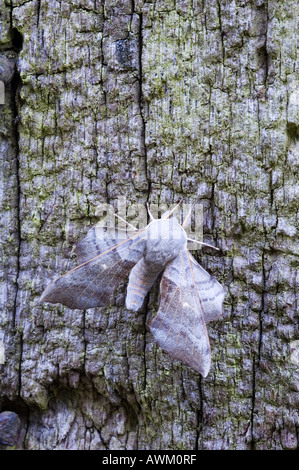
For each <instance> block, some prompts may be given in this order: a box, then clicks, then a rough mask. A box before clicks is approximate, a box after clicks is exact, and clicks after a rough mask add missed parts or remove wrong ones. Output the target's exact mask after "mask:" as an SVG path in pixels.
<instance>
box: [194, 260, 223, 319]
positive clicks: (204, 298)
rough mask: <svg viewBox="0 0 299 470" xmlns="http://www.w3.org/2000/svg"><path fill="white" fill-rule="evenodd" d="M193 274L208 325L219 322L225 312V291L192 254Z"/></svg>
mask: <svg viewBox="0 0 299 470" xmlns="http://www.w3.org/2000/svg"><path fill="white" fill-rule="evenodd" d="M188 257H189V259H190V260H191V267H192V273H193V277H194V280H195V284H196V289H197V292H198V296H199V298H200V303H201V307H202V311H203V316H204V319H205V322H206V323H209V322H210V321H215V320H218V319H219V317H221V315H222V311H223V300H224V295H225V294H224V289H223V287H222V285H221V284H220V283H219V282H218V281H216V279H215V278H213V277H212V276H211V275H210V274H209V273H207V271H205V270H204V268H203V267H202V266H200V264H199V263H198V262H197V261H196V260H195V259H194V258H193V256H192V255H191V253H190V252H188Z"/></svg>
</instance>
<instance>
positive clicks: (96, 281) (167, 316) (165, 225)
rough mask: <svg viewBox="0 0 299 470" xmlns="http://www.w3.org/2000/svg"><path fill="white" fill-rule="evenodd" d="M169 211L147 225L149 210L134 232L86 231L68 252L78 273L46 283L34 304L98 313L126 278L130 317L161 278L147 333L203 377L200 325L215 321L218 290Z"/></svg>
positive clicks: (204, 338) (206, 364) (206, 365)
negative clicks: (94, 309) (75, 260)
mask: <svg viewBox="0 0 299 470" xmlns="http://www.w3.org/2000/svg"><path fill="white" fill-rule="evenodd" d="M174 210H175V209H173V210H172V211H167V212H166V213H164V214H163V216H162V218H161V219H154V217H153V216H152V214H151V213H150V211H149V208H148V212H149V215H150V218H151V221H150V223H149V224H148V225H147V226H146V227H145V228H144V229H141V230H137V229H135V228H134V227H132V226H131V225H130V224H128V225H129V226H130V228H129V230H127V231H126V232H125V235H124V233H123V232H122V233H120V232H117V231H116V232H115V231H111V230H110V229H109V228H104V227H100V226H97V225H96V226H95V227H93V228H92V229H90V230H89V232H88V233H87V235H86V237H85V238H84V239H83V240H82V241H80V242H79V243H78V244H77V245H76V248H75V253H76V254H77V257H78V263H79V265H78V266H77V267H75V268H73V269H71V270H70V271H68V272H67V273H65V274H63V275H62V276H61V277H59V278H58V279H56V280H55V281H54V282H52V284H50V285H49V286H48V287H47V288H46V290H45V291H44V292H43V294H42V297H41V301H42V302H51V303H61V304H63V305H66V306H67V307H69V308H71V309H82V310H84V309H88V308H92V307H102V306H105V305H107V304H109V302H111V301H113V295H114V294H115V292H116V290H117V288H118V286H119V285H120V284H121V283H122V282H123V280H124V279H125V278H126V277H127V276H128V275H129V280H128V286H127V294H126V308H127V309H128V310H133V311H135V312H137V311H138V310H140V308H141V307H142V305H143V302H144V299H145V297H146V295H147V293H148V291H149V289H150V288H151V287H152V285H153V284H154V282H155V280H156V279H157V278H158V276H159V275H160V273H161V272H163V274H162V278H161V283H160V305H159V309H158V312H157V314H156V315H155V316H154V317H153V318H152V320H151V322H150V324H149V328H150V331H151V333H152V335H153V336H154V338H155V340H156V341H157V342H158V344H159V345H160V347H161V348H162V349H163V350H164V351H166V352H167V353H168V354H169V355H170V356H171V357H172V358H174V359H177V360H179V361H181V362H182V363H184V364H186V365H187V366H189V367H191V368H192V369H194V370H195V371H197V372H199V373H200V374H201V375H202V376H203V377H206V376H207V374H208V372H209V370H210V366H211V350H210V343H209V336H208V332H207V328H206V324H207V323H209V322H211V321H214V320H218V318H219V317H220V316H221V314H222V305H223V299H224V290H223V287H222V286H221V285H220V284H219V282H218V281H216V279H214V278H213V277H212V276H210V274H208V273H207V272H206V271H205V270H204V269H203V268H202V267H201V266H200V264H198V263H197V261H196V260H195V259H194V257H193V256H192V255H191V253H190V252H189V250H188V249H187V241H188V240H190V239H188V237H187V233H186V231H185V229H184V226H185V221H184V222H183V224H182V225H180V223H179V222H178V220H177V218H176V217H174V216H173V212H174ZM115 215H117V214H115ZM186 219H187V217H186ZM186 219H185V220H186ZM192 241H194V240H192ZM198 243H200V242H198Z"/></svg>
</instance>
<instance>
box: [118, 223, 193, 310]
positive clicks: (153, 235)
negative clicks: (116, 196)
mask: <svg viewBox="0 0 299 470" xmlns="http://www.w3.org/2000/svg"><path fill="white" fill-rule="evenodd" d="M186 245H187V234H186V232H185V230H184V229H183V227H182V226H181V225H180V224H179V223H178V221H177V219H176V218H174V217H172V218H171V219H158V220H154V221H153V222H151V223H150V224H149V225H148V229H147V232H146V245H145V253H144V256H143V257H142V258H141V259H140V260H139V261H138V263H137V264H136V265H135V266H134V268H133V269H132V271H131V273H130V276H129V283H128V288H127V297H126V307H127V309H128V310H133V311H134V312H137V311H138V310H140V308H141V307H142V304H143V301H144V299H145V297H146V295H147V293H148V291H149V289H150V288H151V287H152V285H153V284H154V282H155V280H156V279H157V277H158V276H159V274H160V273H161V272H162V271H163V270H164V268H165V266H166V265H167V263H169V262H170V261H171V260H173V259H175V258H176V257H177V256H178V254H179V253H180V251H181V250H182V249H183V248H184V247H186Z"/></svg>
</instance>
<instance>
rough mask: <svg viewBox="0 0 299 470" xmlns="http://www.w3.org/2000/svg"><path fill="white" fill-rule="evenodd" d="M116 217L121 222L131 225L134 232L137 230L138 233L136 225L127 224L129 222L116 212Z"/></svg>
mask: <svg viewBox="0 0 299 470" xmlns="http://www.w3.org/2000/svg"><path fill="white" fill-rule="evenodd" d="M114 215H115V216H116V217H118V218H119V219H120V220H122V221H123V222H124V223H125V224H127V225H129V227H131V228H132V229H133V230H137V231H138V228H136V227H134V225H132V224H130V223H129V222H127V220H125V219H123V218H122V217H121V216H120V215H118V214H115V212H114Z"/></svg>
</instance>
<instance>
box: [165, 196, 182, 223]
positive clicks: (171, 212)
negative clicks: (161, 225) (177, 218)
mask: <svg viewBox="0 0 299 470" xmlns="http://www.w3.org/2000/svg"><path fill="white" fill-rule="evenodd" d="M182 202H183V199H181V200H180V201H179V202H178V203H177V205H176V206H175V207H174V208H173V209H171V211H169V212H168V214H167V216H166V217H165V219H169V217H170V216H171V214H173V213H174V211H175V210H176V209H177V208H178V207H179V205H181V204H182Z"/></svg>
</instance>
